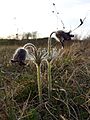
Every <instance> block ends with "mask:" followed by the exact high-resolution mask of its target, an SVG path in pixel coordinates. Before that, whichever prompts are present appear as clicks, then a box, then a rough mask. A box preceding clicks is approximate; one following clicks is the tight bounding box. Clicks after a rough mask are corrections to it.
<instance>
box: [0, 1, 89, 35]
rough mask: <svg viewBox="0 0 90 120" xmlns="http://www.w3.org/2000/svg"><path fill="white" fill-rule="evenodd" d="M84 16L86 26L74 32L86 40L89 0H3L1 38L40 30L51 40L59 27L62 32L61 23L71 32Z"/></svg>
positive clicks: (0, 10) (0, 18)
mask: <svg viewBox="0 0 90 120" xmlns="http://www.w3.org/2000/svg"><path fill="white" fill-rule="evenodd" d="M53 3H55V6H53ZM56 10H57V12H59V14H58V17H56V15H57V14H56ZM52 11H55V12H54V13H53V12H52ZM85 17H86V19H85V21H84V24H83V25H82V26H81V27H80V28H78V29H77V30H75V31H73V33H74V34H78V35H80V36H83V37H84V36H87V35H90V0H0V36H9V35H11V34H16V32H17V29H18V33H19V34H21V33H23V32H34V31H37V32H38V33H39V36H40V35H41V37H42V36H43V37H48V36H49V34H50V33H51V32H52V31H55V30H57V27H58V30H63V26H62V23H61V20H62V21H63V23H64V25H65V31H69V30H70V29H71V30H73V29H74V28H75V27H77V26H78V25H79V24H80V21H79V20H80V18H82V19H83V18H85Z"/></svg>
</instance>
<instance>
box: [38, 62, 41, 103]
mask: <svg viewBox="0 0 90 120" xmlns="http://www.w3.org/2000/svg"><path fill="white" fill-rule="evenodd" d="M40 72H41V67H40V64H39V65H37V83H38V94H39V102H40V103H42V82H41V77H40Z"/></svg>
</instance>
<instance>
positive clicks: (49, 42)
mask: <svg viewBox="0 0 90 120" xmlns="http://www.w3.org/2000/svg"><path fill="white" fill-rule="evenodd" d="M50 51H51V38H50V37H49V38H48V54H49V56H50Z"/></svg>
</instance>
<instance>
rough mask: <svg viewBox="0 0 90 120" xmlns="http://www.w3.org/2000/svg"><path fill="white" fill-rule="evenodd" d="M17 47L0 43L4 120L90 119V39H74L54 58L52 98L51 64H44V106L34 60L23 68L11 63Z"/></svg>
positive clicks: (0, 93) (0, 115)
mask: <svg viewBox="0 0 90 120" xmlns="http://www.w3.org/2000/svg"><path fill="white" fill-rule="evenodd" d="M17 47H18V46H17V45H16V46H0V55H1V57H0V119H1V120H19V119H20V120H29V119H30V120H64V119H65V120H89V119H90V42H74V43H73V44H72V45H71V46H70V47H66V48H65V49H64V50H62V51H61V53H60V54H59V56H58V57H57V58H56V59H55V60H54V62H53V64H52V81H53V92H52V98H51V99H50V100H49V101H48V98H47V65H46V63H43V65H42V81H43V103H42V105H40V104H39V101H38V99H37V98H38V92H37V82H36V67H35V65H34V64H32V63H30V65H28V66H27V67H20V66H19V65H17V64H16V65H12V64H11V63H9V61H10V59H11V58H12V55H13V53H14V50H15V49H16V48H17ZM57 47H58V45H57ZM58 49H59V48H58ZM40 106H41V107H40ZM39 108H42V109H39ZM21 118H22V119H21Z"/></svg>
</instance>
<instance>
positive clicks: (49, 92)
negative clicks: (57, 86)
mask: <svg viewBox="0 0 90 120" xmlns="http://www.w3.org/2000/svg"><path fill="white" fill-rule="evenodd" d="M51 92H52V79H51V62H48V97H49V99H50V97H51Z"/></svg>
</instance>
